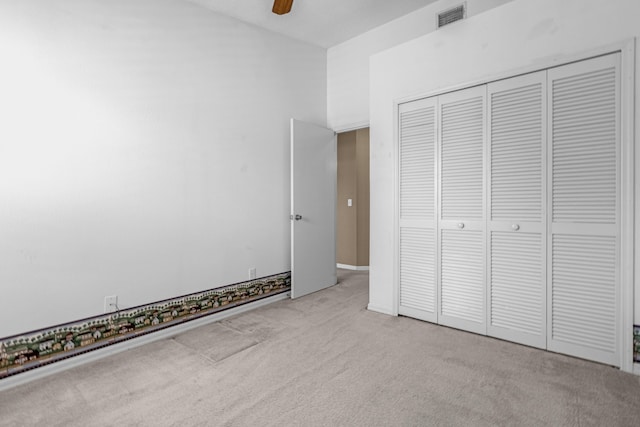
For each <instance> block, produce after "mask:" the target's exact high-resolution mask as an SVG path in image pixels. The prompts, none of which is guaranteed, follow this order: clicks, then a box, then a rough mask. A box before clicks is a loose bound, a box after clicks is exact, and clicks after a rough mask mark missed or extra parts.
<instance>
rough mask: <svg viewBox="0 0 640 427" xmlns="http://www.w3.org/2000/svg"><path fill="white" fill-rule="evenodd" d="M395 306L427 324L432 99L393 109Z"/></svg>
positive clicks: (432, 299) (432, 221) (432, 262)
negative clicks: (396, 248)
mask: <svg viewBox="0 0 640 427" xmlns="http://www.w3.org/2000/svg"><path fill="white" fill-rule="evenodd" d="M398 149H399V159H400V161H399V202H400V203H399V204H400V212H399V216H400V244H399V251H400V253H399V257H400V262H399V270H400V271H399V275H400V277H399V283H400V289H399V308H398V311H399V313H400V314H404V315H408V316H412V317H416V318H419V319H423V320H428V321H431V322H436V321H437V311H436V273H435V271H436V234H435V233H436V228H435V227H436V214H435V212H436V198H435V197H436V196H435V194H436V192H435V178H436V176H435V174H436V163H435V162H436V99H435V98H430V99H423V100H420V101H414V102H411V103H407V104H403V105H401V106H400V109H399V147H398Z"/></svg>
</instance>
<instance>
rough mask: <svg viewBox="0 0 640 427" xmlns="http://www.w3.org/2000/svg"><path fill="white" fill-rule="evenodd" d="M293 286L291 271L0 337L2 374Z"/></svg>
mask: <svg viewBox="0 0 640 427" xmlns="http://www.w3.org/2000/svg"><path fill="white" fill-rule="evenodd" d="M289 290H291V272H286V273H281V274H276V275H273V276H267V277H263V278H260V279H254V280H251V281H248V282H242V283H236V284H233V285H228V286H223V287H219V288H214V289H209V290H206V291H202V292H196V293H192V294H188V295H183V296H180V297H176V298H172V299H167V300H162V301H157V302H154V303H151V304H145V305H141V306H137V307H132V308H128V309H124V310H119V311H117V312H114V313H106V314H102V315H100V316H94V317H89V318H86V319H81V320H76V321H73V322H69V323H64V324H60V325H57V326H53V327H49V328H44V329H39V330H36V331H32V332H28V333H24V334H19V335H13V336H9V337H5V338H0V380H1V379H2V378H6V377H9V376H12V375H16V374H19V373H21V372H25V371H29V370H32V369H35V368H38V367H40V366H44V365H49V364H51V363H55V362H58V361H61V360H65V359H68V358H70V357H74V356H78V355H80V354H84V353H87V352H90V351H94V350H97V349H99V348H103V347H106V346H110V345H113V344H117V343H119V342H122V341H126V340H130V339H133V338H136V337H138V336H141V335H146V334H149V333H153V332H156V331H159V330H162V329H166V328H170V327H172V326H175V325H178V324H181V323H184V322H189V321H191V320H195V319H199V318H202V317H205V316H209V315H211V314H214V313H218V312H220V311H223V310H227V309H229V308H232V307H237V306H239V305H242V304H246V303H249V302H252V301H256V300H259V299H262V298H265V297H268V296H272V295H277V294H281V293H283V292H288V291H289Z"/></svg>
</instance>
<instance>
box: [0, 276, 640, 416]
mask: <svg viewBox="0 0 640 427" xmlns="http://www.w3.org/2000/svg"><path fill="white" fill-rule="evenodd" d="M367 281H368V274H367V273H366V272H347V271H342V270H341V271H340V283H339V284H338V285H336V286H334V287H332V288H330V289H328V290H325V291H322V292H318V293H316V294H313V295H309V296H307V297H303V298H301V299H299V300H295V301H290V300H287V301H281V302H278V303H274V304H272V305H269V306H267V307H263V308H260V309H257V310H255V311H252V312H249V313H245V314H241V315H238V316H236V317H232V318H229V319H227V320H223V321H221V322H219V323H215V324H210V325H207V326H203V327H200V328H198V329H194V330H192V331H189V332H186V333H183V334H181V335H178V336H176V337H174V338H172V339H167V340H163V341H158V342H155V343H152V344H149V345H146V346H142V347H138V348H136V349H133V350H130V351H126V352H123V353H120V354H117V355H115V356H111V357H108V358H105V359H102V360H100V361H98V362H94V363H91V364H87V365H83V366H80V367H78V368H74V369H72V370H69V371H66V372H64V373H62V374H57V375H54V376H51V377H48V378H45V379H42V380H38V381H35V382H31V383H29V384H26V385H23V386H20V387H16V388H13V389H10V390H7V391H4V392H2V393H0V425H2V426H23V425H28V426H29V425H47V426H48V425H65V426H67V425H72V426H103V425H104V426H112V425H122V426H132V425H139V426H173V425H182V426H193V425H197V426H263V425H267V426H431V425H464V426H467V425H470V426H483V425H487V426H489V425H491V426H494V425H524V426H527V425H529V426H542V425H549V426H562V425H571V426H587V425H596V426H624V425H627V426H638V425H640V381H639V378H638V377H636V376H633V375H630V374H626V373H623V372H620V371H618V370H616V369H614V368H611V367H607V366H602V365H599V364H595V363H590V362H586V361H583V360H579V359H574V358H570V357H565V356H561V355H557V354H553V353H548V352H544V351H539V350H534V349H531V348H527V347H523V346H520V345H516V344H512V343H508V342H503V341H499V340H495V339H491V338H487V337H481V336H477V335H473V334H469V333H465V332H461V331H457V330H454V329H449V328H445V327H440V326H436V325H432V324H429V323H425V322H420V321H417V320H413V319H409V318H403V317H399V318H396V317H390V316H385V315H382V314H377V313H373V312H369V311H367V310H366V304H367V300H368V297H367V291H368V288H367Z"/></svg>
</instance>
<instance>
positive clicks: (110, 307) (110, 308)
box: [104, 295, 118, 313]
mask: <svg viewBox="0 0 640 427" xmlns="http://www.w3.org/2000/svg"><path fill="white" fill-rule="evenodd" d="M117 310H118V295H110V296H108V297H104V312H105V313H112V312H114V311H117Z"/></svg>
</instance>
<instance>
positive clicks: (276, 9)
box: [271, 0, 293, 15]
mask: <svg viewBox="0 0 640 427" xmlns="http://www.w3.org/2000/svg"><path fill="white" fill-rule="evenodd" d="M292 4H293V0H275V1H274V2H273V9H271V11H272V12H273V13H275V14H276V15H284V14H285V13H289V12H291V5H292Z"/></svg>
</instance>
